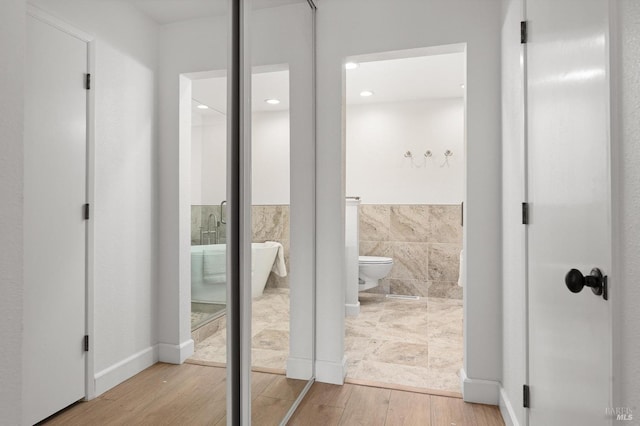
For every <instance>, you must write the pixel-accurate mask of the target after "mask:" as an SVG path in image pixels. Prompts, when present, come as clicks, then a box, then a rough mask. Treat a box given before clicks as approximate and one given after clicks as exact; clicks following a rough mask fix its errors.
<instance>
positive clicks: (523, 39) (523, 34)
mask: <svg viewBox="0 0 640 426" xmlns="http://www.w3.org/2000/svg"><path fill="white" fill-rule="evenodd" d="M528 35H529V34H528V32H527V21H521V22H520V43H521V44H526V43H527V41H528Z"/></svg>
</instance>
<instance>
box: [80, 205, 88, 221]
mask: <svg viewBox="0 0 640 426" xmlns="http://www.w3.org/2000/svg"><path fill="white" fill-rule="evenodd" d="M82 215H83V216H84V220H89V204H85V205H84V206H83V209H82Z"/></svg>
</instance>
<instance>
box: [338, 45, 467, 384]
mask: <svg viewBox="0 0 640 426" xmlns="http://www.w3.org/2000/svg"><path fill="white" fill-rule="evenodd" d="M467 49H468V44H467V43H466V42H460V43H453V44H440V45H434V46H423V47H414V48H410V49H395V50H388V51H381V52H373V53H365V54H358V55H349V56H346V57H343V58H342V63H343V64H344V63H347V62H356V63H363V62H377V61H388V60H392V59H412V58H420V57H428V56H437V55H444V54H451V53H462V54H464V62H465V63H464V82H463V83H464V86H465V87H464V89H463V96H462V100H463V115H464V116H463V128H464V132H463V158H464V166H463V170H462V172H463V188H462V205H461V206H460V205H459V206H460V208H461V211H460V215H461V224H460V226H461V228H462V243H461V249H462V250H463V253H464V259H465V261H464V262H463V264H462V265H461V266H462V267H461V273H462V276H461V277H460V279H461V280H462V281H463V288H464V289H465V290H464V291H463V297H462V299H461V301H462V311H463V313H462V317H463V319H464V320H465V321H464V325H463V330H464V331H463V336H462V339H463V349H462V357H463V361H462V368H461V370H460V371H461V377H460V380H461V385H460V392H461V393H463V391H464V380H465V378H466V377H467V376H466V372H465V366H466V361H467V360H468V359H472V358H474V357H475V356H476V354H475V352H473V351H468V350H467V348H468V344H467V339H468V333H467V331H466V327H467V323H468V321H466V319H467V316H468V314H467V310H468V306H469V305H475V301H474V300H473V299H468V298H467V296H466V294H467V291H466V288H468V287H467V285H466V281H467V279H466V277H467V265H468V261H467V259H469V248H468V247H467V234H468V229H469V226H468V223H469V221H468V220H467V218H468V213H467V212H466V211H465V209H464V204H465V202H466V201H467V198H468V197H467V193H468V185H467V176H468V174H469V172H468V171H469V163H470V162H471V163H474V162H475V160H474V159H472V158H469V156H468V154H467V152H468V149H467V143H468V137H467V128H468V116H469V108H468V104H467V80H468V51H467ZM346 84H347V77H346V72H345V70H344V67H343V69H342V111H343V120H342V144H343V146H346V143H347V140H346V127H347V125H348V123H347V101H346V88H347V86H346ZM341 162H342V166H343V167H344V168H346V167H348V164H347V156H346V150H344V149H343V153H342V158H341ZM346 180H347V178H346V174H345V175H344V177H343V178H342V184H343V188H346V183H347V182H346ZM352 195H359V194H352ZM473 229H475V227H474V228H473ZM342 250H343V252H344V255H343V257H344V258H346V248H345V247H343V248H342ZM471 252H472V253H473V254H472V257H473V256H474V255H475V253H476V252H475V251H474V250H471ZM343 285H344V286H347V283H346V281H345V282H344V283H343ZM344 291H345V292H346V288H345V289H344ZM347 303H348V300H347ZM349 307H351V306H349ZM345 308H346V309H348V308H347V307H346V305H345ZM353 312H357V313H356V316H357V315H358V313H359V312H360V303H359V302H358V304H357V311H356V310H354V311H353ZM344 352H345V350H344V344H343V356H344ZM345 378H346V372H345Z"/></svg>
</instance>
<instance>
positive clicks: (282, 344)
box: [251, 330, 289, 351]
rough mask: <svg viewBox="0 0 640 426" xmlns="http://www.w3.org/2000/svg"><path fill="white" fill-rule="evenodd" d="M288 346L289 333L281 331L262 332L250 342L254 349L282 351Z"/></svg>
mask: <svg viewBox="0 0 640 426" xmlns="http://www.w3.org/2000/svg"><path fill="white" fill-rule="evenodd" d="M288 345H289V332H288V331H283V330H262V331H260V332H258V333H257V334H256V335H255V336H253V339H252V340H251V346H252V347H253V348H256V349H270V350H275V351H283V350H286V349H287V348H288Z"/></svg>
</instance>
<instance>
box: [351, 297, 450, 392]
mask: <svg viewBox="0 0 640 426" xmlns="http://www.w3.org/2000/svg"><path fill="white" fill-rule="evenodd" d="M359 299H360V315H358V316H357V317H347V319H346V327H345V328H346V330H345V353H346V356H347V360H348V366H347V378H353V379H361V380H370V381H376V382H383V383H389V384H396V385H406V386H414V387H421V388H429V389H438V390H446V391H454V392H460V376H459V374H460V373H459V370H460V369H461V368H462V300H457V299H442V298H435V297H429V298H427V297H425V298H420V299H419V300H404V299H391V298H386V297H385V296H384V295H379V294H368V293H360V297H359Z"/></svg>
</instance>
